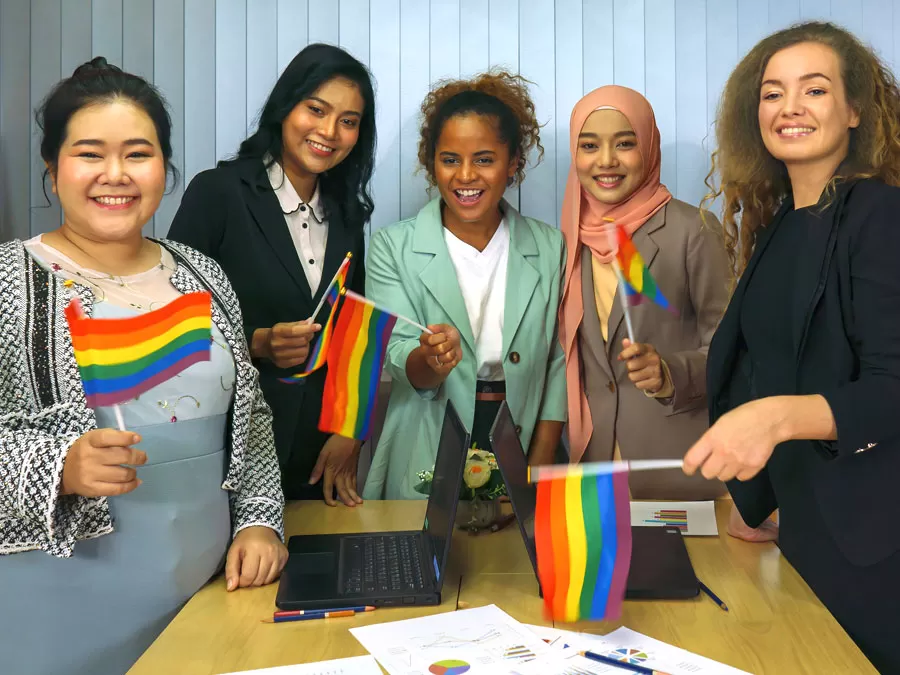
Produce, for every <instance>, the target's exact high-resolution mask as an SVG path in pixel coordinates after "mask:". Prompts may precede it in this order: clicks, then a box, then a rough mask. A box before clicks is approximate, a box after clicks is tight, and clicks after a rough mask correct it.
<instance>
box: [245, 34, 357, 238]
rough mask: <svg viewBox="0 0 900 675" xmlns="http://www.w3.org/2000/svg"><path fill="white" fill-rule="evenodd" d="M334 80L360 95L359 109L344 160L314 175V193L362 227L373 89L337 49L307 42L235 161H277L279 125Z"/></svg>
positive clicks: (280, 145)
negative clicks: (267, 158) (355, 133)
mask: <svg viewBox="0 0 900 675" xmlns="http://www.w3.org/2000/svg"><path fill="white" fill-rule="evenodd" d="M336 77H343V78H346V79H348V80H350V81H351V82H353V83H354V84H355V85H356V86H357V87H358V88H359V93H360V94H361V95H362V98H363V103H364V106H365V107H364V108H363V115H362V119H361V120H360V123H359V139H358V140H357V142H356V145H355V146H354V147H353V149H352V150H351V151H350V153H349V154H348V155H347V157H346V158H345V159H344V161H343V162H341V163H340V164H338V165H337V166H335V167H333V168H331V169H329V170H328V171H326V172H325V173H323V174H321V175H320V176H319V190H320V191H321V193H322V195H323V196H324V197H326V202H325V203H326V204H329V203H331V204H333V205H335V206H337V207H338V208H341V209H343V210H344V214H343V215H344V217H345V218H346V219H347V222H348V223H350V224H354V225H355V224H357V223H358V224H359V226H360V227H362V226H363V225H364V224H365V222H366V221H368V219H369V217H370V216H371V215H372V210H373V209H374V202H373V201H372V195H371V193H370V192H369V182H370V181H371V179H372V172H373V170H374V168H375V91H374V89H373V87H372V77H371V75H370V73H369V71H368V69H367V68H366V67H365V66H364V65H363V64H362V63H360V62H359V61H358V60H356V59H355V58H353V57H352V56H351V55H350V54H348V53H347V52H345V51H344V50H343V49H340V48H339V47H334V46H332V45H326V44H311V45H309V46H308V47H306V48H304V49H303V50H302V51H301V52H300V53H299V54H297V56H295V57H294V58H293V60H292V61H291V62H290V63H289V64H288V66H287V68H285V69H284V72H283V73H282V74H281V77H279V78H278V81H277V82H276V83H275V86H274V87H273V88H272V92H271V93H270V94H269V98H268V99H267V100H266V104H265V105H264V106H263V109H262V113H260V117H259V127H258V128H257V130H256V132H255V133H254V134H253V135H252V136H250V137H249V138H247V139H246V140H245V141H244V142H243V143H241V147H240V149H239V150H238V153H237V158H238V159H244V158H259V159H262V158H263V157H265V155H266V154H268V155H270V156H271V157H272V158H273V160H274V161H277V162H281V158H282V151H283V141H282V138H281V125H282V122H284V119H285V118H286V117H287V116H288V115H290V113H291V111H292V110H293V109H294V107H296V105H297V104H298V103H300V102H301V101H303V100H305V99H306V98H308V97H309V96H311V95H312V94H313V92H315V91H316V90H317V89H318V88H319V87H321V86H322V85H323V84H325V83H326V82H328V81H329V80H332V79H334V78H336Z"/></svg>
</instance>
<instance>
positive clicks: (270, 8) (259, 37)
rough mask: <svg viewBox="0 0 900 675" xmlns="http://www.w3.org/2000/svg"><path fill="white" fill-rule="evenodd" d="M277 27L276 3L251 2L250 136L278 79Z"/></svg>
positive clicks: (249, 7)
mask: <svg viewBox="0 0 900 675" xmlns="http://www.w3.org/2000/svg"><path fill="white" fill-rule="evenodd" d="M277 24H278V3H277V0H252V2H251V3H249V4H248V5H247V133H248V134H249V133H252V131H253V130H255V129H256V128H257V123H258V121H259V114H260V112H261V111H262V107H263V105H264V104H265V102H266V99H267V98H268V96H269V92H270V91H271V90H272V86H273V85H274V84H275V80H277V79H278V73H279V70H278V41H277V35H278V32H277ZM272 38H276V39H274V40H273V39H272Z"/></svg>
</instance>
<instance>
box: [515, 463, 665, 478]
mask: <svg viewBox="0 0 900 675" xmlns="http://www.w3.org/2000/svg"><path fill="white" fill-rule="evenodd" d="M682 466H683V462H682V460H680V459H638V460H632V461H625V462H586V463H584V464H550V465H546V466H530V467H528V482H529V483H536V482H538V481H541V480H553V479H554V478H565V477H566V476H569V475H571V474H572V472H573V470H575V469H576V468H577V469H579V470H580V472H581V475H582V476H605V475H608V474H612V473H620V472H623V471H653V470H659V469H680V468H681V467H682Z"/></svg>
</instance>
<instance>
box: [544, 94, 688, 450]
mask: <svg viewBox="0 0 900 675" xmlns="http://www.w3.org/2000/svg"><path fill="white" fill-rule="evenodd" d="M598 108H613V109H615V110H618V111H619V112H621V113H622V114H623V115H625V117H626V118H628V121H629V122H630V123H631V126H632V128H633V129H634V132H635V134H636V136H637V143H638V149H639V150H640V153H641V157H642V158H643V160H644V176H643V180H642V181H641V183H640V185H639V186H638V188H637V190H635V191H634V192H633V193H632V195H631V196H630V197H628V199H626V200H625V201H624V202H620V203H619V204H612V205H610V204H604V203H603V202H601V201H599V200H598V199H596V198H595V197H593V196H592V195H590V194H589V193H588V192H587V191H585V190H584V189H583V188H582V187H581V183H580V182H579V180H578V175H577V174H576V173H575V164H574V159H575V153H576V152H577V150H578V135H579V134H580V133H581V129H582V127H584V123H585V121H586V120H587V118H588V116H589V115H590V114H591V113H593V112H594V111H595V110H597V109H598ZM659 145H660V143H659V129H658V128H657V127H656V117H655V115H654V114H653V108H651V107H650V103H649V102H648V101H647V99H645V98H644V97H643V96H641V95H640V94H639V93H638V92H636V91H634V90H633V89H628V88H626V87H619V86H616V85H610V86H606V87H600V88H599V89H595V90H594V91H592V92H591V93H589V94H587V95H586V96H585V97H584V98H582V99H581V100H580V101H579V102H578V103H577V104H576V105H575V108H574V109H573V110H572V117H571V119H570V121H569V149H570V151H571V153H572V164H571V165H570V166H569V177H568V180H567V181H566V193H565V197H564V198H563V207H562V218H561V228H562V233H563V236H564V237H565V240H566V247H567V251H568V253H567V255H566V282H565V291H564V292H563V300H562V304H561V306H560V309H559V338H560V341H561V342H562V346H563V350H564V351H565V354H566V389H567V392H568V402H569V422H568V426H569V453H570V461H571V462H572V463H576V462H579V461H581V458H582V457H583V456H584V452H585V450H586V449H587V444H588V441H589V440H590V438H591V432H592V430H593V425H592V422H591V410H590V408H589V407H588V402H587V398H586V396H585V393H584V385H583V383H582V381H581V355H580V353H579V351H578V347H577V344H576V337H577V333H578V327H579V326H580V325H581V321H582V319H583V318H584V303H583V301H582V284H581V247H582V246H587V247H588V248H590V249H591V252H592V253H593V254H594V255H595V256H596V257H597V259H598V260H600V261H601V262H606V263H608V262H612V260H613V257H614V256H615V251H614V250H613V249H611V247H610V240H609V237H608V235H607V234H606V232H605V231H604V224H605V223H604V221H603V218H604V217H605V218H613V219H615V222H616V223H617V224H618V225H622V226H623V227H624V228H625V231H626V232H628V234H629V235H632V234H634V232H636V231H637V230H638V228H640V226H641V225H643V224H644V223H645V222H647V220H648V219H649V218H650V217H651V216H652V215H653V214H654V213H656V212H657V211H659V210H660V209H661V208H662V207H663V206H665V205H666V203H667V202H668V201H669V200H670V199H672V195H671V193H670V192H669V190H668V189H667V188H666V186H665V185H663V184H662V183H660V163H661V160H660V147H659Z"/></svg>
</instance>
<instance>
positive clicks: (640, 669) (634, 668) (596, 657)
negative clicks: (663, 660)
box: [581, 652, 657, 675]
mask: <svg viewBox="0 0 900 675" xmlns="http://www.w3.org/2000/svg"><path fill="white" fill-rule="evenodd" d="M581 655H582V656H583V657H584V658H586V659H590V660H591V661H597V662H598V663H606V664H608V665H610V666H615V667H616V668H621V669H622V670H630V671H631V672H632V673H642V674H643V675H654V673H656V672H657V671H655V670H653V668H647V667H646V666H639V665H636V664H634V663H625V662H624V661H619V660H618V659H614V658H613V657H611V656H604V655H603V654H596V653H594V652H581Z"/></svg>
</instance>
